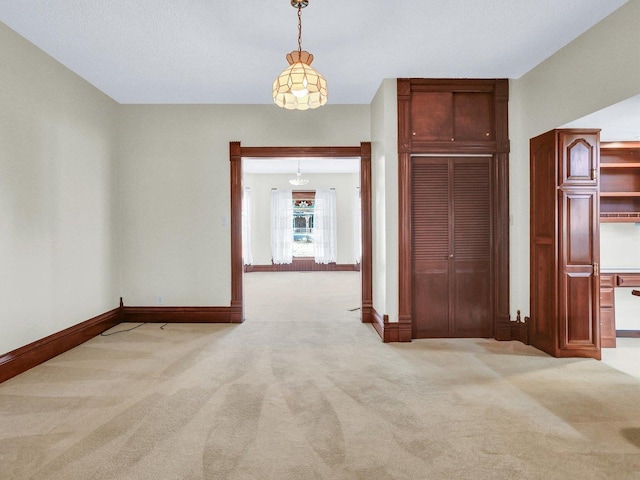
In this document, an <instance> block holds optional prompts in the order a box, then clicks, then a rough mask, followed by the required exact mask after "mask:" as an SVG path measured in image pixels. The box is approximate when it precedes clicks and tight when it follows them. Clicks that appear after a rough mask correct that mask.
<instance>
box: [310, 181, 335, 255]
mask: <svg viewBox="0 0 640 480" xmlns="http://www.w3.org/2000/svg"><path fill="white" fill-rule="evenodd" d="M337 251H338V218H337V211H336V191H335V190H316V202H315V207H314V209H313V253H314V257H315V260H316V263H333V262H336V259H337V256H338V253H337Z"/></svg>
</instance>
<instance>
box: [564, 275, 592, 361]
mask: <svg viewBox="0 0 640 480" xmlns="http://www.w3.org/2000/svg"><path fill="white" fill-rule="evenodd" d="M593 284H594V281H593V274H592V272H567V274H566V275H565V278H564V281H563V286H564V292H563V294H564V295H563V296H564V298H565V299H566V302H565V303H564V312H563V313H564V318H566V322H565V323H564V329H563V332H562V333H563V334H562V335H561V336H560V337H561V348H563V349H571V348H572V347H579V348H582V347H585V346H595V345H596V338H595V333H596V329H595V328H594V327H595V319H596V318H597V315H596V312H595V311H594V308H595V301H594V298H593V291H594V285H593ZM597 331H598V332H599V328H598V329H597ZM598 343H599V341H598Z"/></svg>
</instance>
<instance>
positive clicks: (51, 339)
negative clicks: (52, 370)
mask: <svg viewBox="0 0 640 480" xmlns="http://www.w3.org/2000/svg"><path fill="white" fill-rule="evenodd" d="M121 313H122V307H118V308H115V309H113V310H110V311H108V312H107V313H103V314H101V315H98V316H96V317H93V318H91V319H89V320H86V321H84V322H82V323H79V324H77V325H74V326H72V327H69V328H66V329H64V330H61V331H59V332H57V333H54V334H52V335H49V336H48V337H45V338H42V339H40V340H36V341H35V342H33V343H30V344H28V345H25V346H23V347H20V348H18V349H16V350H13V351H11V352H9V353H6V354H4V355H2V356H0V382H4V381H5V380H8V379H10V378H11V377H15V376H16V375H18V374H20V373H22V372H26V371H27V370H29V369H30V368H33V367H35V366H36V365H39V364H41V363H43V362H46V361H47V360H50V359H52V358H53V357H55V356H57V355H60V354H61V353H64V352H66V351H67V350H71V349H72V348H74V347H77V346H78V345H80V344H82V343H84V342H86V341H87V340H89V339H91V338H93V337H95V336H96V335H99V334H101V333H102V332H104V331H106V330H109V329H110V328H113V327H115V326H116V325H118V324H119V323H120V322H121Z"/></svg>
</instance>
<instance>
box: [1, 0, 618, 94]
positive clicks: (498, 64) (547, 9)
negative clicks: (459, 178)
mask: <svg viewBox="0 0 640 480" xmlns="http://www.w3.org/2000/svg"><path fill="white" fill-rule="evenodd" d="M626 2H627V0H606V1H603V0H419V1H416V0H395V1H390V0H366V1H363V0H361V1H351V2H345V1H343V0H310V5H309V7H307V8H306V9H304V10H303V15H302V23H303V30H302V31H303V34H302V46H303V48H304V49H306V50H309V51H310V52H311V53H313V54H314V55H315V61H314V66H315V67H316V68H317V69H318V71H320V72H321V73H322V74H323V75H324V76H325V77H326V79H327V82H328V87H329V102H330V103H332V104H368V103H370V102H371V100H372V98H373V96H374V94H375V92H376V90H377V88H378V87H379V85H380V82H381V81H382V79H384V78H397V77H426V78H438V77H467V78H470V77H476V78H518V77H520V76H521V75H523V74H524V73H526V72H527V71H528V70H530V69H531V68H533V67H534V66H536V65H537V64H538V63H540V62H541V61H542V60H544V59H545V58H547V57H549V56H550V55H552V54H553V53H554V52H556V51H557V50H558V49H560V48H561V47H563V46H564V45H566V44H567V43H569V42H570V41H571V40H573V39H574V38H576V37H577V36H579V35H580V34H582V33H583V32H585V31H586V30H588V29H589V28H590V27H592V26H593V25H594V24H595V23H597V22H598V21H600V20H602V19H603V18H604V17H606V16H607V15H609V14H610V13H611V12H613V11H614V10H616V9H617V8H619V7H620V6H622V5H623V4H624V3H626ZM0 21H2V22H4V23H5V24H7V25H8V26H9V27H11V28H12V29H14V30H15V31H17V32H18V33H19V34H21V35H22V36H24V37H25V38H27V39H28V40H30V41H31V42H33V43H34V44H35V45H37V46H38V47H39V48H41V49H42V50H44V51H45V52H47V53H48V54H49V55H51V56H52V57H54V58H56V59H57V60H58V61H60V62H61V63H62V64H64V65H66V66H67V67H69V68H70V69H71V70H73V71H74V72H76V73H77V74H78V75H80V76H81V77H83V78H84V79H86V80H87V81H89V82H90V83H92V84H93V85H95V86H96V87H97V88H99V89H100V90H102V91H103V92H104V93H106V94H107V95H109V96H110V97H112V98H113V99H114V100H116V101H118V102H120V103H131V104H142V103H187V104H189V103H202V104H212V103H213V104H269V103H271V102H272V100H271V85H272V82H273V80H274V78H275V77H276V76H277V75H278V73H279V72H280V71H281V70H282V69H284V68H285V67H286V66H287V63H286V61H285V55H286V53H288V52H289V51H291V50H295V49H297V18H296V10H295V9H294V8H292V7H291V5H290V0H268V1H267V0H244V1H242V2H237V1H231V0H217V1H216V0H0Z"/></svg>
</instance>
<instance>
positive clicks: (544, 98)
mask: <svg viewBox="0 0 640 480" xmlns="http://www.w3.org/2000/svg"><path fill="white" fill-rule="evenodd" d="M638 25H640V0H631V1H629V3H627V4H626V5H625V6H623V7H622V8H620V9H619V10H617V11H616V12H614V13H613V14H612V15H610V16H609V17H607V18H606V19H604V20H603V21H602V22H600V23H598V24H597V25H595V26H594V27H593V28H592V29H590V30H589V31H587V32H586V33H585V34H583V35H582V36H580V37H578V38H577V39H576V40H575V41H573V42H571V43H570V44H568V45H567V46H566V47H564V48H563V49H562V50H560V51H558V52H557V53H556V54H555V55H553V56H552V57H550V58H549V59H547V60H546V61H544V62H542V63H541V64H540V65H538V66H537V67H536V68H534V69H533V70H531V71H530V72H529V73H527V74H526V75H524V76H523V77H521V78H520V79H518V80H513V81H512V82H511V96H510V98H511V99H510V103H509V120H510V122H509V130H510V137H511V158H510V169H511V170H510V172H511V176H510V182H509V183H510V185H509V187H510V210H511V215H512V219H513V221H512V225H511V233H510V234H511V315H512V316H515V312H516V310H518V309H519V310H521V311H522V313H523V315H528V313H529V139H530V138H532V137H534V136H536V135H539V134H541V133H544V132H545V131H548V130H551V129H553V128H557V127H559V126H561V125H564V124H566V123H568V122H570V121H573V120H576V119H578V118H581V117H583V116H585V115H587V114H589V113H593V112H595V111H598V110H600V109H602V108H604V107H607V106H609V105H612V104H614V103H617V102H619V101H621V100H624V99H627V98H630V97H633V96H635V95H638V94H639V93H640V28H638ZM514 318H515V317H514Z"/></svg>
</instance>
